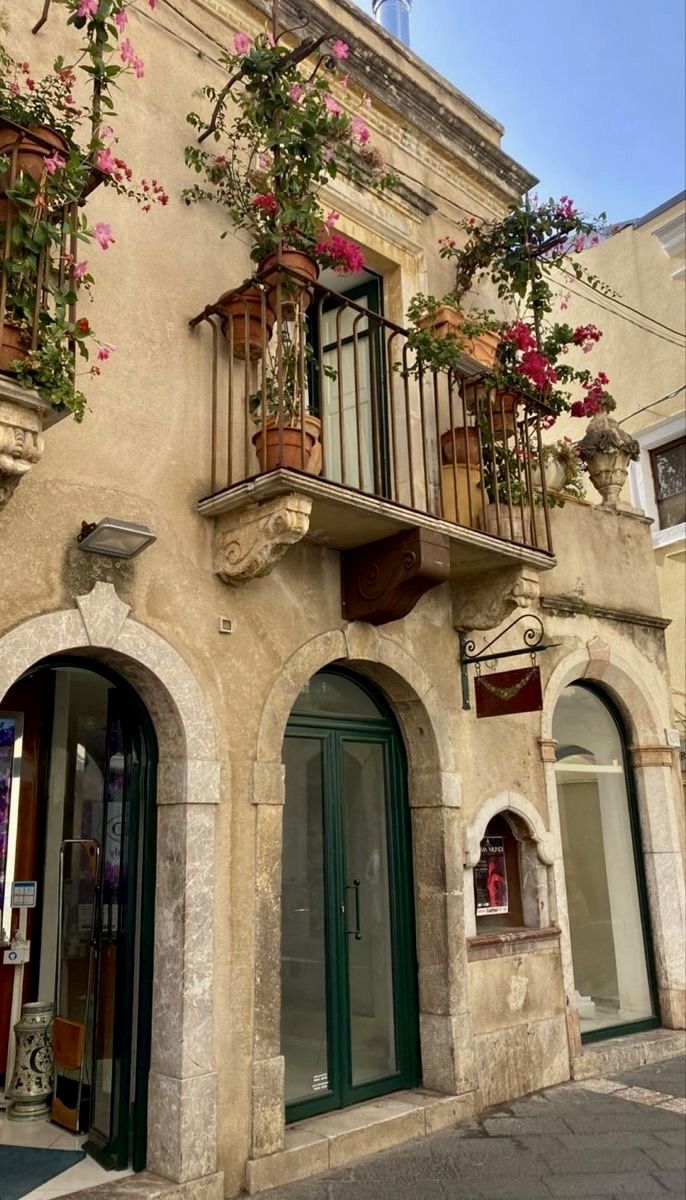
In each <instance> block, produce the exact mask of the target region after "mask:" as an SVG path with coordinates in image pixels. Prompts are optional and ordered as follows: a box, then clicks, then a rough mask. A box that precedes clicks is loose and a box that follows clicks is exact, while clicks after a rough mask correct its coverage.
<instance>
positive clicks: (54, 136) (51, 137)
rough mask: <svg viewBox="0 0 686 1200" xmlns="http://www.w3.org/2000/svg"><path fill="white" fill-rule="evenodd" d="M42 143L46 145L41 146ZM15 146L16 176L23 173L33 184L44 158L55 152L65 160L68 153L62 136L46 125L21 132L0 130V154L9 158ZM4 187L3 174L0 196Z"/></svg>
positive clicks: (40, 173) (38, 175)
mask: <svg viewBox="0 0 686 1200" xmlns="http://www.w3.org/2000/svg"><path fill="white" fill-rule="evenodd" d="M31 134H35V135H36V137H39V138H40V139H41V141H40V142H37V141H36V140H35V139H34V138H32V137H31ZM44 142H45V143H47V145H43V143H44ZM15 146H18V152H17V174H19V173H20V172H22V171H23V172H25V173H26V174H27V175H30V176H31V179H33V181H34V183H39V182H40V178H41V175H42V174H43V171H44V169H45V168H44V163H45V159H46V158H48V157H49V156H50V155H52V154H54V152H55V151H56V150H58V151H59V152H60V154H62V155H63V156H64V157H65V158H66V156H67V152H68V145H67V142H66V141H65V139H64V138H63V137H62V134H61V133H56V131H55V130H54V129H50V128H49V127H48V126H47V125H36V126H34V127H32V128H31V129H29V130H22V131H21V132H19V131H17V130H16V129H8V128H7V127H5V128H3V129H0V154H6V155H8V157H9V156H11V154H12V151H13V150H14V148H15ZM6 186H7V175H6V173H4V172H3V174H2V175H0V194H2V193H3V191H4V188H5V187H6Z"/></svg>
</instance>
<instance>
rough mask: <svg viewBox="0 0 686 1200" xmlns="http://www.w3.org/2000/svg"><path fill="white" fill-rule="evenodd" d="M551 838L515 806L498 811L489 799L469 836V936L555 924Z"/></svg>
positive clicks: (467, 881)
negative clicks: (548, 843)
mask: <svg viewBox="0 0 686 1200" xmlns="http://www.w3.org/2000/svg"><path fill="white" fill-rule="evenodd" d="M489 809H490V811H488V810H489ZM537 824H538V822H537ZM546 840H547V839H546V837H545V835H544V833H543V831H542V830H540V829H538V828H532V824H531V823H530V822H529V821H528V820H527V819H526V818H525V817H524V816H523V815H522V814H521V813H519V812H516V811H514V810H513V809H512V808H500V809H498V810H497V811H493V807H492V806H490V805H489V806H486V811H485V812H484V811H483V810H482V813H481V815H480V818H477V820H476V821H475V822H474V824H473V825H472V827H471V829H470V831H469V833H468V837H467V852H466V858H465V874H466V876H467V877H466V878H465V911H466V917H467V922H466V924H467V936H468V937H475V936H476V937H478V936H480V935H490V934H494V933H514V932H517V931H519V932H521V933H527V932H528V931H532V930H541V929H547V928H549V927H550V923H551V900H550V881H549V878H548V873H549V867H550V863H551V858H550V854H549V848H548V846H547V844H546ZM470 900H471V903H470Z"/></svg>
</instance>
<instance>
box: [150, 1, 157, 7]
mask: <svg viewBox="0 0 686 1200" xmlns="http://www.w3.org/2000/svg"><path fill="white" fill-rule="evenodd" d="M148 8H157V0H148Z"/></svg>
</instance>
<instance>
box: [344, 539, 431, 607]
mask: <svg viewBox="0 0 686 1200" xmlns="http://www.w3.org/2000/svg"><path fill="white" fill-rule="evenodd" d="M449 574H450V544H449V540H448V537H447V536H446V535H445V534H441V533H435V532H433V531H432V530H427V529H421V528H414V529H408V530H405V531H403V532H402V533H397V534H394V535H393V536H391V537H387V538H381V539H380V540H379V541H376V542H371V543H369V545H366V546H360V547H358V548H357V549H355V550H347V551H345V552H344V553H343V554H342V555H341V596H342V606H343V616H344V617H345V619H346V620H348V621H368V622H369V623H370V624H371V625H384V624H386V622H387V621H397V620H399V618H400V617H405V616H407V614H408V613H409V612H411V611H412V609H413V608H414V606H415V604H416V603H417V601H418V600H419V599H420V597H421V596H423V595H424V593H425V592H428V591H429V590H430V588H434V587H437V586H438V584H440V583H445V581H446V579H448V576H449Z"/></svg>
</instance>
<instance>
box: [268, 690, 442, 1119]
mask: <svg viewBox="0 0 686 1200" xmlns="http://www.w3.org/2000/svg"><path fill="white" fill-rule="evenodd" d="M283 758H284V762H285V767H286V802H285V809H284V824H283V857H282V940H281V947H282V950H281V952H282V1022H281V1046H282V1053H283V1054H284V1057H285V1065H286V1119H287V1120H297V1119H300V1118H302V1117H306V1116H311V1115H313V1114H314V1113H318V1112H326V1111H329V1110H331V1109H334V1108H341V1107H344V1106H347V1105H349V1104H354V1103H357V1102H359V1101H362V1100H367V1099H370V1098H371V1097H373V1096H378V1095H383V1094H385V1093H388V1092H392V1091H396V1090H398V1089H400V1088H406V1087H413V1086H415V1085H416V1084H417V1083H418V1082H419V1078H420V1066H419V1038H418V1018H417V962H416V952H415V935H414V903H413V882H412V863H411V838H410V821H409V808H408V803H407V770H406V763H405V755H404V748H403V744H402V741H401V738H400V735H399V733H398V730H397V727H396V725H395V722H394V720H393V718H392V715H391V713H390V712H389V710H388V709H387V707H386V705H385V704H384V702H383V700H382V699H381V698H380V697H379V696H378V695H377V694H376V692H375V691H374V690H373V689H372V688H370V687H369V686H368V685H367V683H366V682H365V681H363V680H361V679H359V678H357V677H356V676H353V675H352V674H350V673H349V672H347V671H344V670H342V669H338V668H328V669H326V670H324V671H320V672H319V673H318V674H317V675H314V676H313V677H312V679H310V681H309V682H308V683H307V684H306V685H305V687H304V688H303V690H302V692H301V693H300V695H299V696H298V698H297V700H296V703H295V705H294V707H293V711H292V713H291V717H290V719H289V722H288V726H287V729H286V737H285V740H284V747H283Z"/></svg>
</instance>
